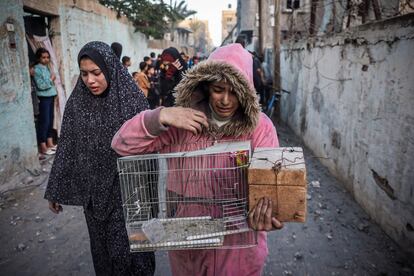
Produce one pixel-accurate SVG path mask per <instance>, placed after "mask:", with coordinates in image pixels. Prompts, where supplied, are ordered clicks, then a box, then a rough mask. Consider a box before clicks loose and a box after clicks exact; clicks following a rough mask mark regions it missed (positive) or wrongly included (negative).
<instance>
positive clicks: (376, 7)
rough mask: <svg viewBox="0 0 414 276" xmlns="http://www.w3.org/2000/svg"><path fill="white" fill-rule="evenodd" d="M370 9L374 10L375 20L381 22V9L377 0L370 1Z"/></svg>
mask: <svg viewBox="0 0 414 276" xmlns="http://www.w3.org/2000/svg"><path fill="white" fill-rule="evenodd" d="M372 7H373V8H374V14H375V20H381V9H380V5H379V3H378V0H372Z"/></svg>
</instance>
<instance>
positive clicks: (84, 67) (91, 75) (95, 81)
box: [79, 58, 108, 96]
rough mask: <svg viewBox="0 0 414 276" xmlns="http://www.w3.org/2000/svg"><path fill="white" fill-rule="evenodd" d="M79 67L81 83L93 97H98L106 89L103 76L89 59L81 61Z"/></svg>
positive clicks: (106, 84) (106, 85)
mask: <svg viewBox="0 0 414 276" xmlns="http://www.w3.org/2000/svg"><path fill="white" fill-rule="evenodd" d="M79 67H80V68H79V69H80V75H81V78H82V81H83V83H84V84H85V85H86V87H88V89H89V91H90V92H91V93H92V94H93V95H95V96H99V95H101V94H102V93H103V92H104V91H105V90H106V88H108V82H107V81H106V78H105V75H104V74H103V72H102V71H101V69H100V68H99V67H98V65H96V64H95V62H93V61H92V60H91V59H89V58H83V59H81V61H80V66H79Z"/></svg>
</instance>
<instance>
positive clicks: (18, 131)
mask: <svg viewBox="0 0 414 276" xmlns="http://www.w3.org/2000/svg"><path fill="white" fill-rule="evenodd" d="M8 19H9V20H10V21H11V22H12V23H13V25H14V30H15V31H14V32H13V35H14V38H15V40H16V49H11V48H10V47H9V33H8V32H7V30H6V25H5V23H6V21H7V20H8ZM0 24H1V25H0V57H1V58H0V133H1V135H0V186H3V184H4V183H5V182H6V181H7V180H8V179H9V178H10V176H11V175H12V174H14V173H16V172H21V171H24V170H26V169H29V170H33V169H36V168H38V167H39V162H38V160H37V147H36V137H35V128H34V121H33V107H32V103H31V96H30V77H29V67H28V64H29V61H28V57H27V46H26V42H25V37H24V35H25V32H24V22H23V4H22V1H21V0H19V1H16V0H3V1H0Z"/></svg>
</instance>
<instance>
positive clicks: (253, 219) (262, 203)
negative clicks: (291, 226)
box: [248, 198, 283, 231]
mask: <svg viewBox="0 0 414 276" xmlns="http://www.w3.org/2000/svg"><path fill="white" fill-rule="evenodd" d="M248 223H249V227H250V228H252V229H253V230H256V231H272V230H279V229H282V228H283V223H281V222H280V221H278V220H277V219H276V218H274V217H273V218H272V201H271V200H270V199H269V198H261V199H260V200H259V202H258V203H257V204H256V206H255V207H254V208H253V209H252V210H251V211H250V212H249V218H248Z"/></svg>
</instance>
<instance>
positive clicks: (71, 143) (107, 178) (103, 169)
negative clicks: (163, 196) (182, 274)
mask: <svg viewBox="0 0 414 276" xmlns="http://www.w3.org/2000/svg"><path fill="white" fill-rule="evenodd" d="M78 63H79V68H80V77H79V79H78V82H77V84H76V87H75V89H74V90H73V92H72V94H71V96H70V98H69V100H68V102H67V105H66V109H65V113H64V116H63V124H62V132H61V137H60V140H59V147H58V150H57V152H56V158H55V161H54V163H53V167H52V171H51V174H50V177H49V183H48V186H47V189H46V193H45V198H46V199H47V200H49V208H50V209H51V210H52V211H53V212H54V213H56V214H57V213H59V212H60V211H62V206H61V204H63V205H80V206H83V207H84V211H85V217H86V223H87V226H88V230H89V236H90V240H91V251H92V257H93V263H94V267H95V273H96V274H97V275H152V274H153V273H154V270H155V258H154V254H153V253H133V254H131V253H130V250H129V243H128V237H127V232H126V228H125V221H124V217H123V211H122V202H121V192H120V186H119V182H118V175H117V166H116V159H117V154H116V153H115V152H114V151H113V150H112V149H111V140H112V137H113V136H114V134H115V133H116V131H117V130H118V129H119V128H120V126H121V125H122V124H123V122H125V121H126V120H128V119H129V118H132V117H133V116H134V115H136V114H137V113H139V112H141V111H143V110H145V109H147V108H148V102H147V100H146V99H145V98H144V95H143V93H142V92H141V91H139V90H138V87H137V86H136V85H135V83H134V81H133V80H132V78H131V75H130V74H129V73H128V72H127V70H126V69H125V68H124V67H123V66H122V65H121V63H120V62H119V59H118V58H117V57H116V55H115V54H114V52H113V51H112V50H111V48H110V47H109V46H108V45H107V44H105V43H103V42H98V41H94V42H90V43H88V44H86V45H85V46H84V47H83V48H82V49H81V51H80V53H79V55H78Z"/></svg>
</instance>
